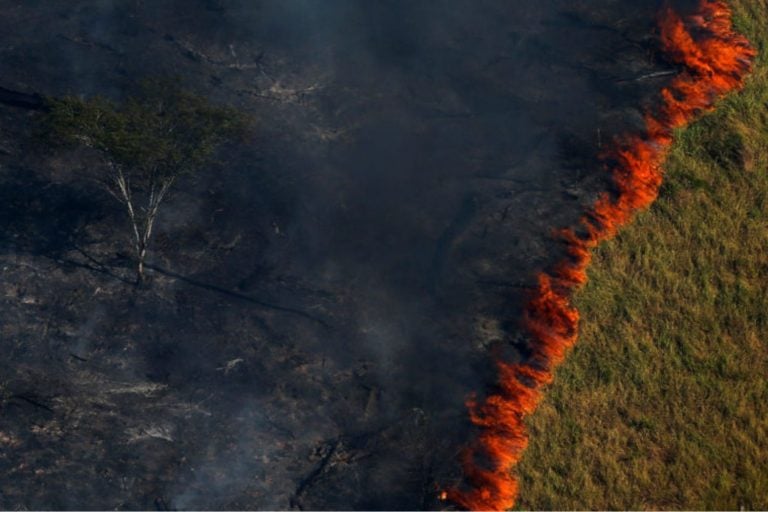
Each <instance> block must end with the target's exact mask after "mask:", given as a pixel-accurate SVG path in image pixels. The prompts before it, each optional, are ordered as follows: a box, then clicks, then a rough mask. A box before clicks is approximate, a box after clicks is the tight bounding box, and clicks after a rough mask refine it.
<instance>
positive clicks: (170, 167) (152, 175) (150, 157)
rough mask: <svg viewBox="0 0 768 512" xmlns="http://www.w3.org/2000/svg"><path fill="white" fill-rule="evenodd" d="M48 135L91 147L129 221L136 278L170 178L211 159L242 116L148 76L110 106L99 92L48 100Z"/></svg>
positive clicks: (240, 126)
mask: <svg viewBox="0 0 768 512" xmlns="http://www.w3.org/2000/svg"><path fill="white" fill-rule="evenodd" d="M49 106H50V110H49V113H48V114H47V116H48V118H47V121H48V122H47V126H48V128H49V134H50V135H51V136H52V138H53V140H54V141H58V142H62V143H68V144H75V145H81V146H85V147H88V148H92V149H94V150H96V151H98V152H99V153H100V154H101V155H102V156H103V158H104V163H105V167H104V170H103V172H102V174H101V175H100V176H99V178H100V180H99V181H100V182H101V183H102V184H103V185H104V187H105V188H106V190H107V191H108V192H109V193H110V194H112V196H114V197H115V198H116V199H117V200H118V201H119V202H120V203H122V204H123V205H124V206H125V208H126V211H127V213H128V217H129V220H130V224H131V231H132V233H131V234H132V238H133V242H134V250H135V253H136V259H137V282H140V281H141V280H142V279H143V276H144V263H145V260H146V253H147V246H148V243H149V240H150V238H151V236H152V229H153V227H154V223H155V220H156V218H157V213H158V210H159V207H160V205H161V204H162V202H163V200H164V199H165V198H166V197H167V194H168V191H169V190H170V189H171V187H172V186H173V185H174V183H175V182H176V180H177V179H178V178H179V177H180V176H182V175H184V174H189V173H194V172H196V171H199V170H200V169H202V168H203V167H205V166H206V165H208V164H209V163H210V162H211V159H212V157H213V155H214V152H215V150H216V149H217V148H218V147H219V145H220V144H222V143H223V142H225V141H227V140H230V139H232V138H234V137H236V136H238V135H239V134H242V133H243V132H244V130H245V128H246V125H247V122H246V118H245V117H244V116H243V115H242V114H241V113H240V112H238V111H237V110H235V109H233V108H229V107H220V106H215V105H212V104H210V103H209V102H208V100H206V99H205V98H203V97H200V96H197V95H195V94H192V93H190V92H188V91H186V90H184V89H182V88H181V87H180V85H179V84H178V82H176V81H170V80H149V81H145V82H143V83H142V84H141V86H140V88H139V92H138V94H137V95H136V96H132V97H129V98H127V99H126V100H125V101H124V102H123V103H122V104H116V103H114V102H112V101H110V100H107V99H105V98H101V97H95V98H91V99H81V98H77V97H72V96H70V97H65V98H61V99H52V100H49Z"/></svg>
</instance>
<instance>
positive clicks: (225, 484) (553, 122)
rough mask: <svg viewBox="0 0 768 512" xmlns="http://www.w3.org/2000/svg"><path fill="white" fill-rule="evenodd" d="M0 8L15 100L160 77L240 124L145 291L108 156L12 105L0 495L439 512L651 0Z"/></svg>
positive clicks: (619, 111) (572, 212)
mask: <svg viewBox="0 0 768 512" xmlns="http://www.w3.org/2000/svg"><path fill="white" fill-rule="evenodd" d="M0 7H2V10H3V13H4V15H3V18H2V20H0V25H1V26H0V33H2V34H3V36H2V39H1V41H2V47H1V48H0V65H1V66H2V69H3V70H4V71H3V78H2V82H1V83H0V86H2V87H3V88H5V90H7V91H18V92H22V93H25V94H32V93H36V94H41V95H49V96H61V95H63V94H84V95H93V94H103V95H106V96H109V97H112V98H115V99H119V98H121V97H123V96H124V95H126V94H130V92H131V88H132V87H133V85H132V84H135V83H136V81H137V79H139V78H141V77H145V76H152V75H168V74H175V75H179V76H180V78H181V79H182V80H183V82H184V83H185V85H187V86H189V87H191V88H193V89H195V90H196V91H197V92H199V93H200V94H204V95H206V96H208V97H210V98H211V100H212V101H214V102H219V103H222V104H227V105H234V106H237V107H238V108H241V109H243V110H244V111H247V112H248V113H249V114H250V115H252V116H253V117H254V119H256V120H257V127H256V129H255V133H254V134H253V137H252V139H251V140H249V141H248V142H247V143H244V144H238V145H232V146H229V147H227V148H226V150H225V151H224V152H223V154H222V155H220V162H221V163H220V164H218V165H216V166H213V167H212V168H211V169H209V170H208V172H205V173H203V175H202V176H201V177H199V178H197V179H194V180H188V181H186V182H182V184H181V186H180V187H179V189H178V190H177V192H176V194H175V195H174V197H173V198H172V201H171V203H170V204H169V205H168V207H167V208H166V209H165V211H164V212H162V213H161V217H160V219H159V220H158V223H159V225H158V230H159V231H158V234H157V237H156V239H155V241H154V253H153V255H152V256H151V259H150V262H151V267H152V269H153V270H154V272H153V274H152V280H151V284H150V285H149V286H146V287H144V288H141V289H137V288H136V287H134V286H133V285H132V284H131V283H129V282H126V281H127V279H126V278H127V277H128V275H129V273H130V269H129V267H130V265H131V263H130V261H129V260H128V258H127V251H126V250H125V244H126V240H124V239H122V238H121V236H120V233H121V231H122V230H120V229H116V226H120V225H121V223H122V222H124V220H123V219H122V212H121V211H120V209H119V208H117V207H116V206H115V205H114V204H113V203H112V202H111V200H110V198H109V197H108V196H106V195H105V194H103V193H102V192H100V190H99V189H98V188H97V187H95V186H94V185H92V184H90V182H89V180H88V177H89V176H92V173H93V172H94V170H96V168H97V163H95V162H93V161H91V160H89V158H88V157H87V156H86V155H84V154H81V153H76V152H69V153H60V152H55V153H54V152H51V151H46V150H45V148H41V147H40V144H39V142H36V139H35V133H36V125H37V122H38V121H37V120H38V119H39V116H40V113H39V112H38V111H36V110H34V109H30V108H29V107H30V105H29V104H26V105H25V104H23V103H24V102H21V103H22V104H19V101H18V100H19V98H25V97H22V96H18V95H17V96H13V94H12V93H11V92H9V93H7V94H4V95H2V96H0V99H2V100H4V102H3V104H2V106H0V115H2V117H1V119H2V124H1V125H0V128H1V130H2V132H1V133H0V199H1V200H2V201H0V202H1V204H0V220H1V221H2V223H3V232H2V234H0V259H1V261H0V265H1V266H0V268H2V270H3V283H2V290H3V294H2V306H1V307H0V325H1V326H2V327H1V328H2V333H1V338H0V343H2V344H3V349H4V354H5V357H4V358H3V359H2V362H0V385H1V386H2V388H1V389H2V402H0V405H1V407H2V412H1V413H0V443H1V444H2V446H3V450H2V454H1V455H0V507H2V508H22V507H26V508H54V509H55V508H153V507H158V508H165V507H170V508H198V509H200V508H229V509H237V508H314V509H321V508H336V509H348V508H367V509H382V508H383V509H402V508H406V509H419V508H434V507H439V506H441V505H442V504H441V503H439V502H438V501H437V499H436V497H437V490H438V488H439V487H438V486H439V485H446V484H450V483H453V482H456V481H457V480H459V479H460V477H461V475H460V470H459V464H458V461H457V453H458V450H459V448H460V447H461V446H462V445H463V444H464V443H465V442H466V440H467V438H468V436H470V435H471V434H472V432H471V429H470V428H469V426H468V421H467V415H466V409H465V407H464V405H463V402H464V399H465V397H466V396H467V395H468V394H469V393H470V392H473V391H480V392H482V390H483V387H484V386H485V385H486V384H487V383H488V382H492V380H493V370H492V367H491V365H490V362H489V360H488V358H487V354H488V350H489V349H491V348H492V347H500V348H502V349H504V350H508V351H509V353H510V357H519V356H520V354H524V352H525V351H524V340H523V339H521V337H520V334H519V333H518V331H517V319H518V318H519V308H520V304H521V302H522V299H523V297H524V293H525V290H526V289H527V287H529V286H530V285H531V283H532V279H533V277H534V275H535V272H536V271H538V270H540V269H541V268H544V267H546V266H547V265H548V264H549V263H551V262H554V261H557V260H558V259H559V258H560V257H561V254H560V252H561V248H560V247H559V246H558V245H557V244H555V243H554V242H552V238H551V232H550V228H552V227H556V226H566V225H571V224H573V223H574V222H575V221H576V219H577V218H578V216H579V214H580V212H581V210H582V208H583V206H584V205H587V204H590V203H591V202H592V200H593V199H594V196H595V194H596V193H597V191H599V190H602V189H604V188H605V187H607V183H608V179H607V178H608V177H607V173H604V172H603V170H602V169H600V168H599V167H598V166H597V165H596V161H597V159H596V158H595V157H596V155H597V153H598V152H599V151H600V148H601V145H602V144H603V141H605V140H609V139H610V137H611V136H612V134H614V133H621V132H626V131H627V130H628V129H629V130H631V129H632V127H633V126H637V123H639V122H640V114H639V112H640V109H641V107H642V105H643V103H644V102H646V101H648V98H650V96H651V95H652V94H653V92H654V91H657V90H658V89H659V85H660V84H659V83H660V82H663V81H664V80H666V78H667V77H666V76H664V74H665V73H671V72H673V71H674V69H673V68H671V67H670V66H668V65H667V64H665V63H664V62H659V61H658V60H657V58H656V52H655V37H654V33H653V30H654V29H653V27H654V25H655V18H654V17H655V13H656V10H657V8H658V5H657V2H655V1H653V2H651V1H649V2H615V1H608V0H606V1H592V2H572V1H570V2H565V1H547V2H539V1H537V2H524V3H518V4H517V5H516V6H510V5H509V3H508V2H501V1H499V2H497V1H484V2H469V1H466V2H460V1H453V0H452V1H450V2H447V3H442V4H441V5H440V8H439V9H438V8H436V7H435V6H434V5H432V4H431V3H427V2H423V3H422V2H406V1H380V2H375V3H374V2H351V1H350V2H346V1H333V2H323V3H322V4H321V3H319V2H310V1H307V2H300V1H292V2H248V3H246V2H237V1H224V0H222V1H207V2H204V1H199V2H174V1H167V2H140V1H123V2H120V1H114V2H85V1H81V2H71V1H66V2H65V1H53V0H51V1H48V2H38V3H32V2H30V3H25V4H23V5H19V4H16V3H11V2H0ZM659 73H661V74H659ZM13 98H15V100H14V101H12V99H13ZM26 98H28V99H29V98H34V96H32V97H26ZM5 100H8V101H5ZM30 101H32V100H30ZM32 103H33V104H34V101H32Z"/></svg>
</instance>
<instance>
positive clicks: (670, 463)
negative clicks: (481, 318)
mask: <svg viewBox="0 0 768 512" xmlns="http://www.w3.org/2000/svg"><path fill="white" fill-rule="evenodd" d="M731 4H732V7H733V10H734V14H735V19H736V24H737V28H738V29H739V30H740V31H741V32H742V33H744V34H746V35H747V36H748V37H749V39H750V40H751V41H752V43H753V44H754V45H755V47H756V48H757V49H758V51H759V56H758V59H757V60H756V61H755V68H754V72H753V75H752V77H751V78H750V79H749V81H748V83H747V87H746V89H744V90H743V91H742V92H741V93H740V94H738V95H735V96H732V97H729V98H727V99H726V100H725V101H723V102H722V103H721V104H720V105H719V108H718V110H717V111H716V112H714V113H712V114H709V115H707V116H706V117H705V118H703V119H701V120H700V121H699V122H697V123H696V124H694V125H692V126H690V127H689V128H687V129H686V130H684V131H682V132H681V133H678V134H676V142H675V144H674V145H673V147H672V149H671V153H670V155H669V159H668V161H667V163H666V165H665V168H666V175H665V182H664V185H663V186H662V189H661V194H660V198H659V199H658V201H657V202H656V203H655V204H654V205H653V206H652V208H651V209H650V210H649V211H646V212H644V213H641V214H639V215H638V216H637V217H636V219H635V220H634V221H633V223H632V225H631V226H630V227H628V228H626V229H624V230H622V231H621V232H620V233H619V234H618V236H617V237H616V238H614V239H613V240H610V241H608V242H606V243H605V244H602V245H600V246H599V247H598V248H597V249H596V250H594V252H593V257H592V263H591V264H590V267H589V269H588V274H589V282H588V284H586V286H585V287H584V288H582V289H581V290H580V291H578V293H577V294H576V296H575V300H574V305H575V306H576V308H577V309H578V310H579V312H580V314H581V318H582V322H581V326H580V328H581V330H580V334H579V341H578V343H577V344H576V347H575V349H574V350H573V352H572V353H571V354H570V355H569V357H568V359H567V361H566V362H565V363H563V365H562V366H561V367H560V368H559V369H558V371H557V373H556V378H555V380H554V383H553V384H552V385H551V386H550V387H548V388H547V390H546V393H545V395H544V398H543V400H542V402H541V403H540V405H539V407H538V409H537V411H536V413H535V414H533V415H531V416H529V417H527V419H526V421H525V423H526V426H527V429H528V433H529V435H530V440H531V441H530V445H529V446H528V448H527V451H526V452H525V455H524V457H523V459H522V461H521V462H520V464H519V465H518V474H519V481H520V493H521V495H520V502H519V505H520V506H522V507H525V508H544V509H547V508H555V509H614V508H619V509H639V508H657V509H660V508H688V509H711V508H715V509H738V508H739V507H742V506H743V507H745V508H758V509H765V508H768V342H766V339H768V59H766V53H767V52H768V22H766V20H768V3H766V1H765V0H734V1H733V2H732V3H731Z"/></svg>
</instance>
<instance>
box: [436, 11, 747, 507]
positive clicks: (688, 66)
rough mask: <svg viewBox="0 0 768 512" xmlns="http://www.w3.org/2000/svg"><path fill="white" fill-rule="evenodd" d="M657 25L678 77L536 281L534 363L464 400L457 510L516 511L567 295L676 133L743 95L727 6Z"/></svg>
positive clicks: (509, 369)
mask: <svg viewBox="0 0 768 512" xmlns="http://www.w3.org/2000/svg"><path fill="white" fill-rule="evenodd" d="M659 24H660V29H661V31H660V32H661V42H662V49H663V51H664V53H665V55H666V56H667V57H668V58H669V59H670V60H672V61H673V62H675V63H676V64H678V65H680V66H681V72H680V73H679V74H678V75H676V77H675V78H674V79H673V80H672V82H671V83H670V84H669V85H668V86H667V87H666V88H664V89H663V90H662V91H661V95H660V96H661V101H660V102H659V106H658V107H657V108H656V109H655V110H654V111H649V112H647V113H646V115H645V133H644V134H642V135H629V136H625V137H624V138H622V139H621V140H619V141H617V142H616V144H615V146H614V149H613V151H612V154H611V160H612V161H613V162H615V164H614V165H613V167H612V171H611V172H612V176H613V181H614V185H615V189H616V191H615V193H614V194H608V193H605V194H603V195H601V196H600V197H599V198H598V200H597V201H596V202H595V204H594V205H593V206H592V207H591V209H590V210H589V211H588V212H587V213H586V214H585V215H584V216H583V217H582V219H581V225H580V228H579V229H577V230H575V229H566V230H564V231H562V232H561V235H562V238H563V240H564V241H565V243H566V244H567V248H568V255H569V257H568V259H567V260H565V261H562V262H561V263H560V264H558V265H557V266H556V267H555V268H554V269H553V270H552V271H551V272H549V273H541V274H540V275H539V276H538V286H537V287H536V289H535V291H534V292H533V294H532V296H531V298H530V300H529V302H528V303H527V306H526V308H525V316H524V320H523V325H524V327H525V329H526V330H527V331H528V333H529V334H530V339H531V351H532V355H531V356H530V357H529V358H528V360H527V361H526V362H524V363H516V364H512V363H507V362H505V361H503V360H501V359H498V360H497V361H496V366H497V369H498V383H497V388H496V390H495V391H494V393H492V394H490V395H489V396H487V397H486V398H485V399H484V400H482V401H477V400H476V399H474V398H472V399H470V400H469V401H468V403H467V406H468V408H469V414H470V420H471V422H472V423H473V424H474V425H476V426H477V427H479V429H480V433H479V434H478V437H477V439H476V440H475V441H474V443H473V444H472V445H471V446H469V447H468V448H467V449H466V450H465V451H464V453H463V461H462V465H463V469H464V474H465V479H466V483H467V487H466V488H463V489H459V488H454V489H450V490H448V491H446V492H444V493H443V497H445V498H447V499H449V500H451V501H452V502H454V503H456V504H457V505H458V506H460V507H463V508H466V509H469V510H505V509H509V508H511V507H513V506H514V504H515V501H516V499H517V493H518V481H517V478H516V477H515V475H514V474H513V470H514V468H515V466H516V465H517V463H518V461H519V460H520V458H521V456H522V453H523V451H524V450H525V448H526V446H527V445H528V435H527V433H526V431H525V426H524V420H523V419H524V417H525V416H526V415H528V414H531V413H532V412H533V411H534V410H535V409H536V406H537V405H538V403H539V401H540V399H541V396H542V390H543V388H544V387H545V386H546V385H547V384H549V383H550V382H551V381H552V378H553V371H554V369H555V368H556V367H557V365H558V364H560V363H561V362H562V360H563V358H564V357H565V355H566V352H567V351H568V349H570V348H571V347H572V346H573V345H574V343H575V342H576V338H577V335H578V323H579V312H578V311H577V310H576V309H575V308H574V307H573V306H572V305H571V301H570V296H571V294H572V292H573V290H574V289H576V288H577V287H579V286H581V285H583V284H584V283H585V282H586V279H587V276H586V268H587V266H588V265H589V262H590V257H591V250H592V249H593V248H594V247H595V246H596V245H597V244H599V243H600V242H602V241H604V240H606V239H608V238H611V237H613V236H614V235H615V234H616V232H617V230H618V229H619V228H620V227H621V226H623V225H625V224H627V223H628V222H629V221H630V220H631V218H632V216H633V214H634V213H635V212H637V211H638V210H642V209H644V208H646V207H648V206H649V205H650V204H651V203H652V202H653V201H654V200H655V199H656V197H657V195H658V191H659V186H660V185H661V181H662V169H661V166H662V163H663V162H664V160H665V158H666V156H667V154H668V152H669V149H670V146H671V145H672V141H673V130H674V129H676V128H679V127H681V126H683V125H685V124H687V123H689V122H690V121H691V120H692V119H693V118H695V117H696V116H697V115H699V114H700V113H702V112H705V111H708V110H711V109H712V108H713V106H714V104H715V102H716V101H717V100H718V99H719V98H721V97H722V96H723V95H725V94H727V93H729V92H731V91H734V90H737V89H739V88H741V86H742V85H743V81H744V78H745V76H746V75H747V74H748V73H749V71H750V69H751V62H752V60H753V58H754V57H755V55H756V52H755V50H754V49H752V47H751V46H750V45H749V42H748V41H747V39H746V38H745V37H744V36H742V35H741V34H739V33H737V32H735V31H734V29H733V27H732V24H731V10H730V8H729V6H728V4H727V3H726V2H725V1H722V0H701V2H700V4H699V6H698V9H697V10H696V12H695V13H694V14H692V15H690V16H686V17H685V18H681V17H680V16H679V15H678V14H677V13H676V12H674V11H673V10H672V9H671V8H670V7H665V8H664V9H663V11H662V12H661V15H660V21H659Z"/></svg>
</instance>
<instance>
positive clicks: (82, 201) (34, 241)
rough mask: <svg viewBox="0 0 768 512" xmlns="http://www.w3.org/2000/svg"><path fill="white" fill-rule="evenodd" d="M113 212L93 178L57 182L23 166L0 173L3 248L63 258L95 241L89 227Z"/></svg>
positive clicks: (1, 248)
mask: <svg viewBox="0 0 768 512" xmlns="http://www.w3.org/2000/svg"><path fill="white" fill-rule="evenodd" d="M112 213H113V212H112V211H111V210H110V209H109V208H108V207H107V206H106V205H105V204H104V200H103V198H102V194H101V193H100V191H98V190H95V188H94V187H93V186H92V185H90V184H88V183H85V184H83V185H82V186H73V185H69V184H62V183H53V182H50V181H46V180H43V179H41V178H40V177H39V176H37V175H36V174H35V173H34V172H33V171H31V170H28V169H23V168H6V169H5V172H4V173H2V174H0V226H2V229H0V252H4V253H28V254H34V255H39V256H46V257H49V258H52V259H61V258H62V257H64V256H65V254H66V253H68V252H69V251H71V250H73V249H75V248H78V247H82V246H84V245H87V244H88V243H92V242H94V240H93V239H92V238H91V237H89V235H88V234H87V233H86V230H85V228H86V227H87V226H88V225H89V224H91V223H93V222H96V221H99V220H101V219H103V218H105V217H106V216H109V215H111V214H112Z"/></svg>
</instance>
